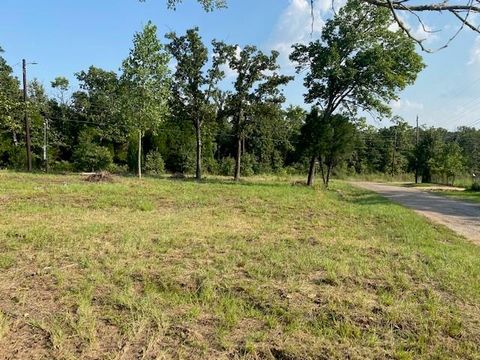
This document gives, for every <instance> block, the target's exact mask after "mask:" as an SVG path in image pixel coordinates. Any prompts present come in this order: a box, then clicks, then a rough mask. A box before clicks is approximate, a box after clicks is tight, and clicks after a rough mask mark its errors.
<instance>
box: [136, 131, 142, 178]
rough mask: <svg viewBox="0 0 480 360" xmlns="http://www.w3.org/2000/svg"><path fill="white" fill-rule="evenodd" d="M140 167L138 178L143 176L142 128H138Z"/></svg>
mask: <svg viewBox="0 0 480 360" xmlns="http://www.w3.org/2000/svg"><path fill="white" fill-rule="evenodd" d="M137 163H138V168H137V174H138V178H139V179H141V178H142V130H138V159H137Z"/></svg>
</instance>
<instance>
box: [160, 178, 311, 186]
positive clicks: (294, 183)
mask: <svg viewBox="0 0 480 360" xmlns="http://www.w3.org/2000/svg"><path fill="white" fill-rule="evenodd" d="M162 179H165V180H170V181H179V182H185V183H192V184H195V183H196V184H214V185H233V186H253V187H258V186H264V187H278V188H284V187H301V188H310V187H308V186H307V184H306V183H305V182H299V181H290V182H288V181H285V180H277V181H276V180H263V181H262V180H254V179H248V178H247V179H241V180H239V181H235V180H234V179H233V178H232V179H227V178H225V179H221V178H208V177H206V178H203V179H202V180H200V181H198V180H197V179H195V178H194V177H185V178H178V177H174V176H165V177H162ZM311 189H313V188H311Z"/></svg>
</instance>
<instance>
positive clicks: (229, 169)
mask: <svg viewBox="0 0 480 360" xmlns="http://www.w3.org/2000/svg"><path fill="white" fill-rule="evenodd" d="M218 171H219V173H220V175H224V176H233V172H234V171H235V159H234V158H232V157H230V156H229V157H224V158H223V159H222V160H220V163H219V166H218Z"/></svg>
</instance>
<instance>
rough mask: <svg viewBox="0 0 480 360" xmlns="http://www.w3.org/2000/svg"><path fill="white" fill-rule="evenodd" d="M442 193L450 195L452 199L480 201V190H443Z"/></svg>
mask: <svg viewBox="0 0 480 360" xmlns="http://www.w3.org/2000/svg"><path fill="white" fill-rule="evenodd" d="M439 194H440V195H443V196H448V197H450V198H452V199H457V200H466V201H470V202H475V203H480V192H479V191H469V190H465V191H441V192H439Z"/></svg>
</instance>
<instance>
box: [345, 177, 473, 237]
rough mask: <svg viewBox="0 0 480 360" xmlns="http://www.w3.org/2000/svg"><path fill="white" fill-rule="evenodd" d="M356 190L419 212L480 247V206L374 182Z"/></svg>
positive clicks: (360, 185)
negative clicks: (371, 192)
mask: <svg viewBox="0 0 480 360" xmlns="http://www.w3.org/2000/svg"><path fill="white" fill-rule="evenodd" d="M351 184H352V185H354V186H357V187H360V188H362V189H366V190H370V191H374V192H376V193H378V194H379V195H381V196H383V197H385V198H387V199H390V200H392V201H395V202H397V203H399V204H401V205H403V206H406V207H408V208H411V209H413V210H415V211H416V212H417V213H419V214H421V215H423V216H425V217H427V218H429V219H430V220H432V221H434V222H436V223H439V224H442V225H445V226H447V227H449V228H450V229H452V230H453V231H455V232H457V233H458V234H460V235H463V236H465V237H466V238H467V239H469V240H471V241H473V242H475V243H477V244H479V245H480V205H479V204H474V203H470V202H466V201H460V200H453V199H449V198H446V197H442V196H439V195H435V194H433V193H431V192H428V191H424V190H421V189H419V188H406V187H400V186H394V185H389V184H382V183H374V182H352V183H351Z"/></svg>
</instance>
